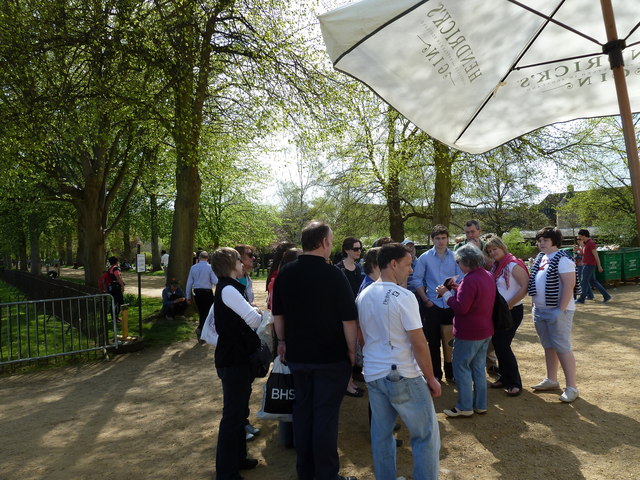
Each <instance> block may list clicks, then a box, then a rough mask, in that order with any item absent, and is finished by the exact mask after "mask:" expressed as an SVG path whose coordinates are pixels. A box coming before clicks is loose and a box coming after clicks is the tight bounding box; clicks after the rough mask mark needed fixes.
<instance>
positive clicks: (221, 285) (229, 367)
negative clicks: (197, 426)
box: [211, 247, 262, 480]
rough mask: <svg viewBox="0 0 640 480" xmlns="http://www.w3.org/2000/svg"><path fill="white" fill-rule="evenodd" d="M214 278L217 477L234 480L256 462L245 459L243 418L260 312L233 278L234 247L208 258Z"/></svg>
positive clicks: (238, 266)
mask: <svg viewBox="0 0 640 480" xmlns="http://www.w3.org/2000/svg"><path fill="white" fill-rule="evenodd" d="M211 266H212V268H213V271H214V272H215V274H216V275H217V276H218V285H217V287H216V293H215V296H214V300H213V309H214V318H215V325H216V331H217V332H218V335H219V338H218V345H217V346H216V352H215V364H216V370H217V372H218V377H220V380H221V381H222V398H223V408H222V419H221V420H220V428H219V429H218V447H217V452H216V479H217V480H239V479H241V478H242V477H241V476H240V470H248V469H251V468H255V467H256V466H257V464H258V461H257V460H255V459H252V458H247V442H246V434H245V429H244V425H245V419H246V412H247V408H248V404H249V395H250V393H251V382H252V381H253V377H252V375H251V372H250V366H249V356H250V355H251V354H252V353H254V352H255V351H256V350H257V349H258V347H259V346H260V339H259V338H258V335H257V334H256V332H255V329H256V328H258V326H259V325H260V321H261V318H262V317H261V314H260V312H259V311H258V310H257V309H256V308H254V307H253V306H251V305H250V304H249V302H248V301H247V299H246V297H245V292H244V290H245V287H244V286H243V285H242V284H241V283H240V282H238V281H237V280H236V278H237V277H240V276H242V262H241V260H240V254H239V253H238V252H237V251H236V250H234V249H233V248H226V247H223V248H219V249H217V250H216V251H215V252H213V255H212V256H211Z"/></svg>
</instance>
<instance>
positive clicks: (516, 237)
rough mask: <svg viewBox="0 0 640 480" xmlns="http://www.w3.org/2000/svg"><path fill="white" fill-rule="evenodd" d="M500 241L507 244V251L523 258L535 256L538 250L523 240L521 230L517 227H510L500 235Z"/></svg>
mask: <svg viewBox="0 0 640 480" xmlns="http://www.w3.org/2000/svg"><path fill="white" fill-rule="evenodd" d="M502 241H503V242H504V243H505V244H506V245H507V248H508V249H509V252H511V253H512V254H513V255H514V256H516V257H517V258H521V259H523V260H526V259H528V258H529V257H533V256H535V254H536V253H537V251H538V250H537V248H536V247H535V246H533V245H531V244H529V243H528V242H526V241H525V239H524V236H523V235H522V232H521V231H520V230H519V229H517V228H512V229H511V230H509V231H508V232H507V233H505V234H504V235H502Z"/></svg>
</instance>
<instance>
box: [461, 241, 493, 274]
mask: <svg viewBox="0 0 640 480" xmlns="http://www.w3.org/2000/svg"><path fill="white" fill-rule="evenodd" d="M454 255H455V259H456V263H461V264H462V265H464V266H465V267H467V268H470V269H471V270H475V269H476V268H480V267H483V266H484V262H485V258H484V255H483V254H482V252H481V251H480V249H479V248H478V247H476V246H475V245H473V244H472V243H467V244H466V245H463V246H462V247H460V248H459V249H458V250H456V251H455V254H454Z"/></svg>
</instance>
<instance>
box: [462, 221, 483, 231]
mask: <svg viewBox="0 0 640 480" xmlns="http://www.w3.org/2000/svg"><path fill="white" fill-rule="evenodd" d="M464 226H465V227H476V228H477V229H478V230H482V229H481V228H480V222H479V221H478V220H476V219H475V218H472V219H471V220H467V221H466V222H465V223H464Z"/></svg>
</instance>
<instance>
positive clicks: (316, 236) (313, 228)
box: [300, 220, 331, 252]
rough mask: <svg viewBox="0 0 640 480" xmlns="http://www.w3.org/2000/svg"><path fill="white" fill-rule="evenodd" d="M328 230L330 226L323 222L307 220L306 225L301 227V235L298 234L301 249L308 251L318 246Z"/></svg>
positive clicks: (327, 233) (326, 235) (327, 234)
mask: <svg viewBox="0 0 640 480" xmlns="http://www.w3.org/2000/svg"><path fill="white" fill-rule="evenodd" d="M330 231H331V228H329V225H327V224H326V223H324V222H320V221H317V220H314V221H312V222H309V223H308V224H307V226H306V227H304V228H303V229H302V235H301V236H300V243H301V244H302V250H304V251H305V252H310V251H312V250H316V249H317V248H320V247H321V246H322V242H323V241H324V239H325V238H327V237H328V236H329V232H330Z"/></svg>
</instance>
